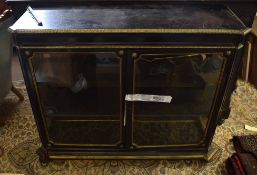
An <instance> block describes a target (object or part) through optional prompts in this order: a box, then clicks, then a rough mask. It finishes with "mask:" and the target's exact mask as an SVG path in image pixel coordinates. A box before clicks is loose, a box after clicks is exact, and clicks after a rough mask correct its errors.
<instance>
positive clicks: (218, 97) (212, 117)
mask: <svg viewBox="0 0 257 175" xmlns="http://www.w3.org/2000/svg"><path fill="white" fill-rule="evenodd" d="M238 50H239V48H236V47H234V48H231V47H228V46H221V47H220V46H219V47H216V48H215V47H213V48H205V47H202V48H201V47H199V48H186V47H182V48H181V47H178V48H170V49H151V48H149V49H147V48H146V49H130V50H128V62H129V63H128V65H129V69H130V70H133V71H131V72H130V75H129V79H130V80H128V81H129V82H130V85H131V86H130V87H129V88H128V93H129V94H133V92H134V90H133V89H134V86H135V84H134V80H133V77H134V60H135V59H137V58H138V57H139V56H140V55H141V54H158V53H159V54H170V53H172V54H179V53H189V54H191V53H224V54H225V55H226V59H225V64H224V68H223V69H222V70H221V73H220V76H219V80H218V83H217V85H218V86H217V88H216V90H215V94H214V98H213V102H212V107H211V110H210V112H209V114H208V124H207V126H206V129H205V133H204V136H203V137H202V139H201V141H200V142H199V143H197V144H174V145H173V144H171V145H158V146H141V145H137V144H136V143H135V142H134V141H133V120H134V116H133V105H132V103H133V102H126V103H127V109H129V110H128V112H127V115H128V116H131V117H130V118H129V122H128V123H129V124H130V125H131V128H130V130H129V134H130V137H129V138H130V139H129V142H130V148H132V149H139V150H140V149H155V148H158V149H164V150H168V149H177V148H185V149H187V148H200V147H202V148H203V147H208V146H209V144H210V143H211V140H212V137H213V135H214V132H215V128H216V126H217V122H218V113H219V109H220V107H221V102H222V99H223V95H224V92H225V89H226V86H227V84H228V83H227V82H228V79H229V74H230V73H231V71H232V67H234V66H235V60H238V59H240V57H239V56H238V54H237V52H238Z"/></svg>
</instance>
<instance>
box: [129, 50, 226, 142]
mask: <svg viewBox="0 0 257 175" xmlns="http://www.w3.org/2000/svg"><path fill="white" fill-rule="evenodd" d="M224 63H225V58H224V56H223V54H191V55H186V54H184V55H183V54H179V55H171V54H149V55H147V54H145V55H141V56H140V57H139V58H137V59H136V60H134V70H135V73H134V92H133V93H134V94H153V95H167V96H172V100H171V103H157V102H133V111H134V112H133V117H134V118H133V143H134V144H135V145H138V146H165V145H179V144H182V145H183V144H184V145H186V144H197V143H199V142H200V141H201V139H202V138H203V136H204V132H205V130H206V126H207V123H208V119H209V112H210V110H211V107H212V103H213V99H214V95H215V91H216V89H217V86H218V81H219V77H220V74H221V71H222V69H223V65H224Z"/></svg>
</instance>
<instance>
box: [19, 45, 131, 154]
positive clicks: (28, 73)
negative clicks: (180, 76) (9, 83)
mask: <svg viewBox="0 0 257 175" xmlns="http://www.w3.org/2000/svg"><path fill="white" fill-rule="evenodd" d="M18 51H19V59H20V63H21V65H22V71H23V75H24V80H25V84H26V88H27V91H28V95H29V99H30V103H31V107H32V111H33V114H34V119H35V121H36V125H37V128H38V131H39V136H40V139H41V142H42V144H43V146H44V147H45V148H46V147H49V148H56V149H59V148H63V149H64V148H67V149H71V148H74V147H76V148H78V149H90V150H105V149H106V150H109V149H121V150H123V149H125V145H126V137H125V129H124V119H123V116H124V101H123V99H124V98H125V95H124V94H125V92H124V90H125V79H126V74H125V72H126V63H125V62H126V59H125V51H124V50H123V49H119V48H116V49H114V48H107V49H105V48H97V46H96V47H94V48H92V47H90V48H87V47H72V46H70V47H69V46H62V47H55V46H52V47H49V46H43V47H42V46H41V47H39V46H26V47H21V48H19V47H18ZM33 52H60V53H65V52H67V53H68V52H69V53H70V52H71V53H72V52H74V53H76V52H81V53H83V52H84V53H112V54H114V55H116V56H117V58H119V59H120V61H121V62H120V79H119V81H120V97H121V99H120V132H121V133H120V141H119V142H118V143H115V144H111V145H104V144H62V143H54V142H53V141H51V139H50V138H49V135H48V130H47V125H46V119H45V117H44V114H43V111H42V106H41V103H40V99H39V93H38V89H37V86H36V80H35V76H34V73H33V67H32V63H31V59H30V57H31V56H32V55H33Z"/></svg>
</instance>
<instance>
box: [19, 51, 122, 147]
mask: <svg viewBox="0 0 257 175" xmlns="http://www.w3.org/2000/svg"><path fill="white" fill-rule="evenodd" d="M22 53H23V55H24V56H23V57H26V59H25V60H26V63H27V65H28V67H29V75H31V81H32V82H33V85H32V86H33V89H34V90H35V94H34V95H35V96H36V99H37V102H36V103H38V104H39V108H40V109H39V110H40V112H41V114H40V116H36V117H40V118H41V119H42V121H43V123H41V124H40V126H39V127H40V128H41V132H45V135H46V137H47V140H48V143H49V144H50V145H53V146H62V147H63V146H83V147H87V146H88V147H94V148H97V147H102V148H103V147H119V148H120V147H122V145H123V124H122V122H123V109H122V106H123V105H122V103H123V102H122V100H121V99H122V96H123V92H122V86H123V85H122V84H123V82H122V81H123V80H122V76H123V73H122V69H123V67H124V66H123V64H124V63H123V61H124V58H123V51H117V50H100V49H90V50H87V49H83V50H74V49H73V50H72V49H69V50H68V49H59V50H58V49H55V50H43V49H34V50H33V49H32V50H26V51H24V52H22ZM23 61H24V59H23ZM32 105H33V104H32ZM39 121H40V120H39Z"/></svg>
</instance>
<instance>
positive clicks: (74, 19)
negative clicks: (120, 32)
mask: <svg viewBox="0 0 257 175" xmlns="http://www.w3.org/2000/svg"><path fill="white" fill-rule="evenodd" d="M34 12H35V14H36V15H37V16H38V18H39V19H40V20H41V21H42V22H43V26H38V25H37V23H36V22H35V21H34V20H33V19H32V18H31V15H30V14H29V13H28V12H26V13H25V14H24V15H23V16H22V17H21V18H20V19H19V20H18V21H17V22H16V24H15V25H14V26H12V27H11V28H12V30H23V29H30V30H34V29H35V30H38V29H49V30H57V29H59V30H66V29H83V30H86V29H201V30H205V29H219V30H229V29H230V30H244V29H245V26H244V25H243V23H241V21H240V20H239V19H238V18H237V17H236V16H235V15H234V14H233V13H232V12H231V11H230V10H228V9H227V8H225V7H222V6H207V5H166V6H164V5H158V6H157V5H128V6H106V7H103V6H90V7H77V8H74V9H72V8H71V9H45V10H35V11H34ZM57 32H58V31H57ZM59 32H60V31H59Z"/></svg>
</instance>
